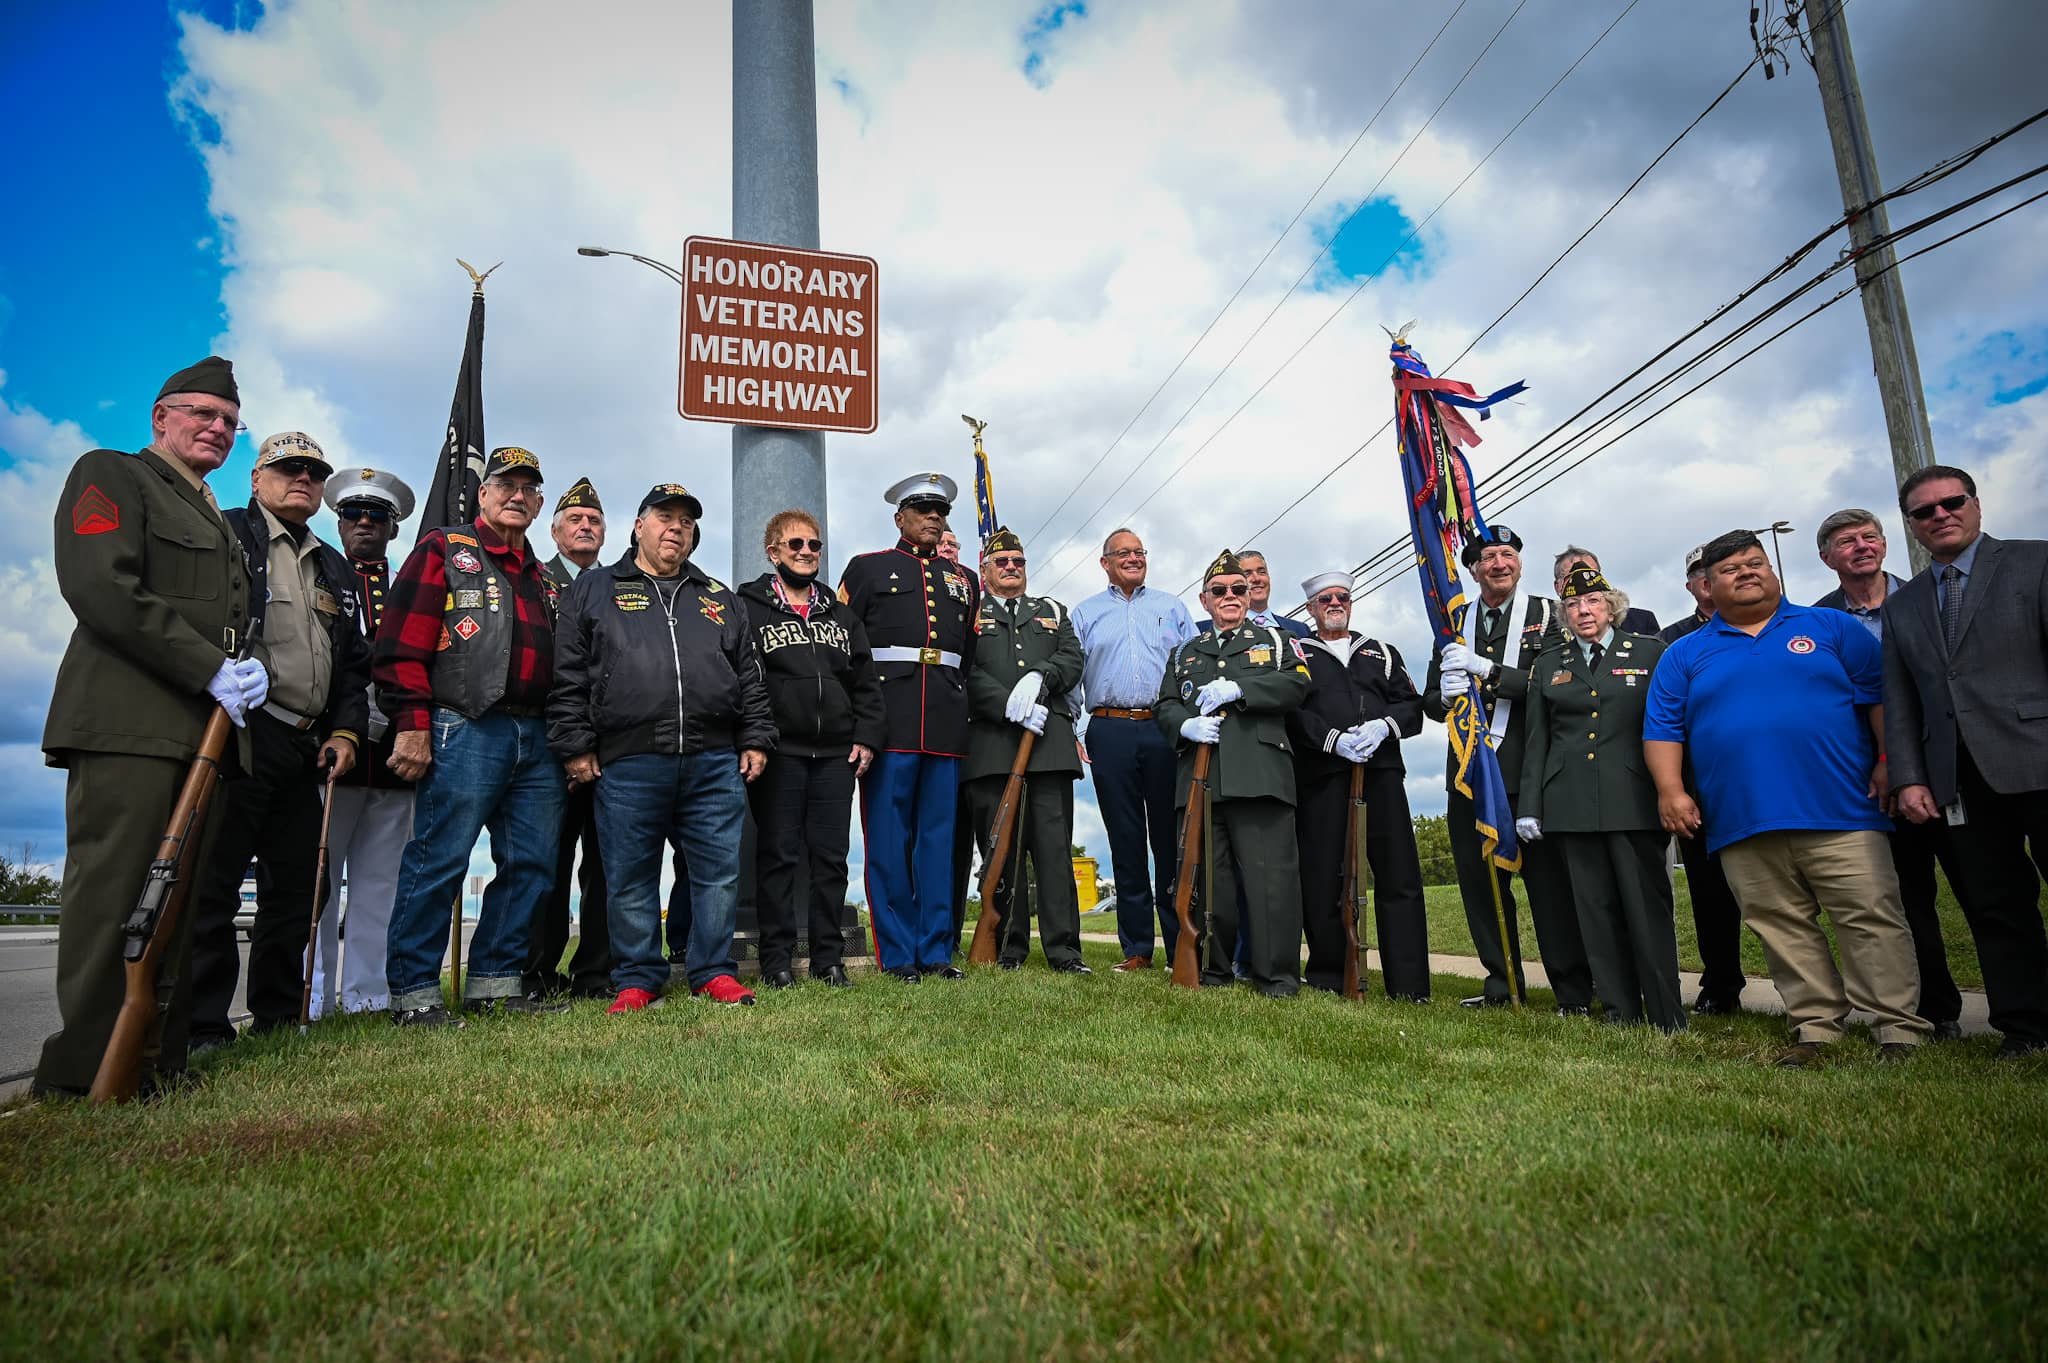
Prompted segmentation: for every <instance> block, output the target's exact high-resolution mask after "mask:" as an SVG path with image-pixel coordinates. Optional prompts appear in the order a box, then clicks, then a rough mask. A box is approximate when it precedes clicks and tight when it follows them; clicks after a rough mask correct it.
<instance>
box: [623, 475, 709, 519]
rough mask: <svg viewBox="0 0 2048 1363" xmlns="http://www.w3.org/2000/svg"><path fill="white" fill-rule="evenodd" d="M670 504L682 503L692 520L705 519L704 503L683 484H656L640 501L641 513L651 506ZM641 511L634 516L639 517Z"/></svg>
mask: <svg viewBox="0 0 2048 1363" xmlns="http://www.w3.org/2000/svg"><path fill="white" fill-rule="evenodd" d="M670 502H681V503H682V504H683V510H685V511H687V512H689V513H690V519H691V520H693V521H701V520H703V519H704V503H702V502H700V501H698V500H697V498H696V495H695V494H694V493H692V492H691V491H690V489H688V488H686V487H684V486H683V485H682V484H681V483H656V484H655V485H654V486H653V487H651V488H649V489H647V495H646V496H645V497H642V498H641V499H640V511H645V510H646V509H647V508H648V507H650V506H667V505H668V504H669V503H670ZM640 511H636V512H634V513H633V514H634V515H636V516H637V515H639V514H640Z"/></svg>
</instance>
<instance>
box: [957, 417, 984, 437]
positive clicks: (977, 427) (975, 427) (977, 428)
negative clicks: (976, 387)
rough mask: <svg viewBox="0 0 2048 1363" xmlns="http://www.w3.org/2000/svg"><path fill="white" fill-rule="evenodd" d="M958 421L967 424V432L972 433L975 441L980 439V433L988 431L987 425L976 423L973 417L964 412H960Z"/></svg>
mask: <svg viewBox="0 0 2048 1363" xmlns="http://www.w3.org/2000/svg"><path fill="white" fill-rule="evenodd" d="M960 419H961V420H962V421H964V422H966V423H967V429H968V430H970V431H973V432H974V438H975V439H976V440H979V439H981V433H982V432H983V431H985V430H987V429H988V423H987V422H986V421H976V420H975V419H974V418H973V417H971V416H969V415H967V413H965V412H962V413H961V414H960Z"/></svg>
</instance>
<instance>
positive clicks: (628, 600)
mask: <svg viewBox="0 0 2048 1363" xmlns="http://www.w3.org/2000/svg"><path fill="white" fill-rule="evenodd" d="M612 604H613V605H614V606H617V607H618V608H619V609H620V610H622V611H644V610H646V609H647V607H648V606H649V605H651V604H653V603H652V602H650V601H649V600H648V599H647V593H646V592H643V591H641V590H640V589H639V588H638V587H624V588H620V589H619V590H618V591H616V592H614V593H613V594H612Z"/></svg>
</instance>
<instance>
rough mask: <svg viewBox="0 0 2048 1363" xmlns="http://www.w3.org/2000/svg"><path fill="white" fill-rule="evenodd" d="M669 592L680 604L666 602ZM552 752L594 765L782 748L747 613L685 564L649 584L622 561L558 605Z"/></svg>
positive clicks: (630, 560)
mask: <svg viewBox="0 0 2048 1363" xmlns="http://www.w3.org/2000/svg"><path fill="white" fill-rule="evenodd" d="M671 585H672V586H673V596H670V595H669V594H668V593H666V592H665V591H664V588H665V587H668V586H671ZM548 746H549V747H551V748H553V749H554V750H555V755H556V756H558V757H561V758H562V759H564V760H565V761H566V760H567V759H569V758H571V757H580V756H582V755H583V754H584V753H587V752H595V753H596V754H597V760H598V764H599V766H600V767H601V766H603V765H604V764H606V763H608V762H611V761H613V760H615V759H617V758H620V757H628V756H632V755H633V754H636V753H663V754H688V753H699V752H713V751H717V750H719V749H735V748H758V749H760V750H761V751H763V752H767V751H769V750H771V749H773V748H774V747H775V720H774V717H773V716H772V714H771V713H770V711H769V706H768V685H767V682H766V680H765V679H764V678H763V676H762V672H761V656H760V654H759V653H758V652H757V651H756V649H755V647H754V632H753V630H752V629H750V628H749V627H748V625H747V615H746V609H745V608H744V607H743V606H741V605H740V603H739V599H738V598H737V597H735V596H734V595H733V594H732V591H731V590H730V589H729V588H727V587H726V586H725V584H724V583H722V582H719V581H717V580H716V579H714V578H712V577H711V576H709V575H708V574H706V573H705V571H704V570H703V569H702V568H699V567H698V566H697V565H696V564H694V563H692V562H690V561H689V560H687V559H685V560H684V561H683V566H682V571H681V572H680V573H679V574H678V575H677V576H676V578H675V579H674V580H673V583H672V584H671V582H670V580H669V579H665V578H652V577H649V576H648V575H647V574H646V573H645V572H643V571H642V570H641V568H640V565H639V564H638V563H636V562H635V561H634V557H633V551H632V550H630V549H629V550H627V551H626V554H625V556H624V557H623V558H621V559H620V560H619V561H618V562H617V563H613V564H610V565H607V566H604V567H598V568H592V569H591V570H590V571H588V572H586V573H584V574H583V575H582V576H580V577H578V578H577V579H576V581H575V583H574V584H573V585H572V586H571V587H570V588H569V592H568V594H567V595H566V596H564V597H563V598H562V611H561V615H560V617H559V618H558V619H557V620H556V621H555V679H554V685H553V687H552V688H551V689H550V690H549V692H548Z"/></svg>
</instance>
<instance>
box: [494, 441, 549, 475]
mask: <svg viewBox="0 0 2048 1363" xmlns="http://www.w3.org/2000/svg"><path fill="white" fill-rule="evenodd" d="M514 469H522V470H524V471H525V472H527V473H530V474H532V475H533V476H534V479H535V481H539V480H540V456H539V455H537V454H535V453H534V452H533V451H532V450H528V449H521V448H520V447H519V446H517V445H500V446H499V447H498V448H497V449H495V450H492V451H491V457H490V458H489V459H487V460H485V461H484V477H485V479H486V480H488V479H491V478H495V477H497V476H498V475H499V474H501V473H510V472H512V471H513V470H514Z"/></svg>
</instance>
